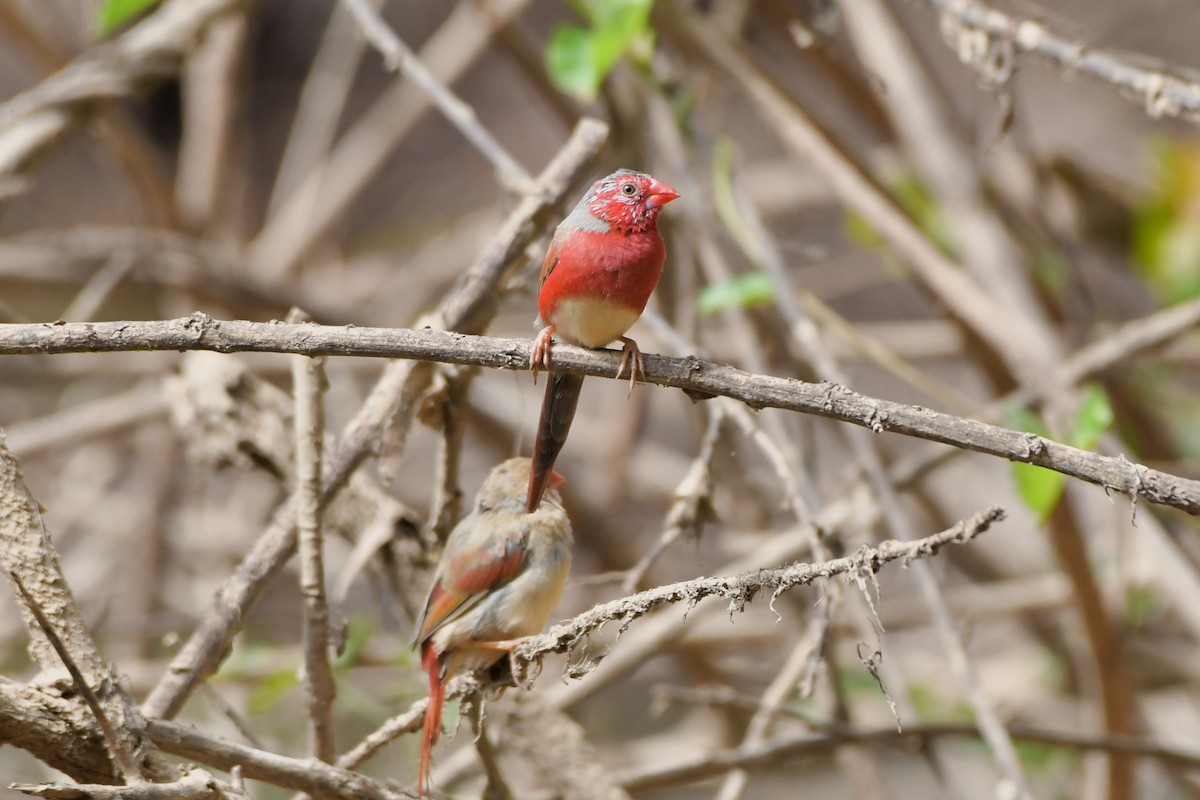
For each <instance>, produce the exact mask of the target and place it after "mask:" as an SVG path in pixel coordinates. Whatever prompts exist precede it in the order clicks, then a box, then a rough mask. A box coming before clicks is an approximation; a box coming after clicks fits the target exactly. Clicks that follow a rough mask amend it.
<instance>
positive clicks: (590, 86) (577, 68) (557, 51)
mask: <svg viewBox="0 0 1200 800" xmlns="http://www.w3.org/2000/svg"><path fill="white" fill-rule="evenodd" d="M546 70H547V72H549V74H550V82H551V83H553V84H554V88H556V89H558V90H559V91H560V92H562V93H563V94H569V95H572V96H574V97H578V98H580V99H582V100H586V101H588V102H591V101H592V100H595V99H596V94H597V93H598V92H599V91H600V84H601V83H603V82H604V76H602V75H600V73H599V71H598V70H597V69H596V41H595V37H594V36H593V35H592V32H591V31H588V30H585V29H583V28H581V27H579V26H578V25H567V24H564V25H559V26H558V27H557V28H555V29H554V31H553V32H552V33H551V34H550V41H549V42H548V43H547V44H546Z"/></svg>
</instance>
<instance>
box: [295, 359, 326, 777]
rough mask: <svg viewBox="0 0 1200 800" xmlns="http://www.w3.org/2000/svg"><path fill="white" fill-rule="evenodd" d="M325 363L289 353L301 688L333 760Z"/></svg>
mask: <svg viewBox="0 0 1200 800" xmlns="http://www.w3.org/2000/svg"><path fill="white" fill-rule="evenodd" d="M324 390H325V364H324V359H322V358H319V357H318V358H306V357H304V356H294V357H293V361H292V391H293V393H294V394H295V402H296V413H295V415H294V423H295V424H294V425H293V434H294V436H295V440H296V445H295V448H294V451H295V458H296V469H295V475H296V481H295V494H296V532H297V538H298V541H299V549H300V593H301V594H302V595H303V597H304V688H305V694H306V697H307V700H308V717H309V738H310V741H311V744H312V753H313V755H314V756H316V757H317V758H319V759H321V760H322V761H325V762H332V761H333V757H334V753H335V752H336V751H335V750H334V744H333V698H334V696H335V694H336V693H337V688H336V686H335V684H334V681H333V672H332V671H331V669H330V666H329V606H328V604H327V599H326V594H325V554H324V549H325V542H324V531H323V526H322V516H323V515H322V513H321V512H322V504H321V455H322V447H321V442H322V439H323V438H324V435H325V410H324V406H323V394H324Z"/></svg>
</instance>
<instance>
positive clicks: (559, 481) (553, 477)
mask: <svg viewBox="0 0 1200 800" xmlns="http://www.w3.org/2000/svg"><path fill="white" fill-rule="evenodd" d="M566 482H567V479H566V478H564V477H563V476H562V475H559V474H558V473H557V472H551V473H550V485H551V486H553V487H556V488H557V487H559V486H562V485H563V484H564V483H566Z"/></svg>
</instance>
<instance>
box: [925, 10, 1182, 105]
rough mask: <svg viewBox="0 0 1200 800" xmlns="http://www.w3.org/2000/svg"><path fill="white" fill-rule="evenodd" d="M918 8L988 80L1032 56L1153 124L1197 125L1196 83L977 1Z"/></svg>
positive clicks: (952, 46)
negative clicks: (1102, 89) (927, 11)
mask: <svg viewBox="0 0 1200 800" xmlns="http://www.w3.org/2000/svg"><path fill="white" fill-rule="evenodd" d="M921 2H922V3H924V4H925V5H926V6H929V7H930V8H931V9H933V10H935V11H937V12H938V13H939V14H940V15H941V19H940V26H941V31H942V36H943V37H944V38H945V39H946V43H947V44H949V45H950V47H951V48H953V49H954V51H955V52H956V53H957V54H958V57H959V58H960V59H961V60H962V61H963V62H964V63H967V64H970V65H971V66H972V67H974V68H975V69H977V70H980V71H981V72H984V74H985V77H987V78H988V79H989V80H993V79H994V71H995V69H996V67H997V66H1002V67H1003V68H1004V69H1005V70H1006V71H1009V72H1011V69H1012V63H1011V62H1012V59H1013V58H1014V57H1015V56H1016V54H1017V53H1031V54H1034V55H1037V56H1040V57H1041V58H1043V59H1046V60H1048V61H1050V62H1051V63H1053V64H1057V65H1058V66H1059V67H1062V69H1063V72H1064V74H1065V75H1066V76H1067V77H1071V76H1074V75H1088V76H1090V77H1093V78H1096V79H1097V80H1100V81H1103V82H1104V83H1107V84H1109V85H1111V86H1114V87H1116V88H1117V89H1118V90H1119V91H1120V92H1121V93H1122V94H1125V95H1127V96H1131V97H1132V98H1134V99H1137V100H1139V101H1141V102H1142V104H1143V106H1144V107H1145V110H1146V113H1147V114H1149V115H1150V116H1151V117H1154V118H1155V119H1158V118H1160V117H1182V118H1183V119H1187V120H1190V121H1192V122H1197V121H1200V83H1197V82H1195V81H1187V80H1183V79H1181V78H1178V77H1176V76H1175V75H1173V74H1171V73H1172V72H1173V71H1175V70H1172V69H1170V68H1169V67H1168V68H1166V69H1163V70H1150V69H1145V68H1143V67H1139V66H1136V65H1135V63H1134V62H1133V60H1132V59H1130V58H1128V57H1124V56H1119V55H1117V54H1115V53H1111V52H1106V51H1104V50H1099V49H1093V48H1089V47H1087V46H1086V45H1084V44H1083V43H1082V42H1072V41H1068V40H1067V39H1064V38H1062V37H1061V36H1058V35H1057V34H1054V33H1052V32H1051V31H1049V30H1047V29H1046V27H1045V26H1044V25H1042V24H1041V23H1040V22H1034V21H1033V20H1029V19H1021V18H1019V17H1015V16H1009V15H1007V14H1004V13H1002V12H1000V11H997V10H996V9H994V8H992V7H990V6H988V5H987V4H985V3H980V2H977V0H921ZM1140 60H1142V61H1145V60H1146V59H1145V58H1141V59H1140ZM989 65H991V66H989ZM985 68H986V71H985Z"/></svg>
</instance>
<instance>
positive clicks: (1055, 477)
mask: <svg viewBox="0 0 1200 800" xmlns="http://www.w3.org/2000/svg"><path fill="white" fill-rule="evenodd" d="M1009 420H1010V423H1011V425H1012V426H1013V427H1014V428H1016V429H1018V430H1023V431H1029V432H1030V433H1036V434H1037V435H1038V436H1045V437H1047V438H1049V432H1048V431H1047V430H1046V426H1045V425H1043V424H1042V421H1041V420H1040V419H1038V417H1037V415H1036V414H1034V413H1033V412H1032V411H1030V410H1029V409H1026V408H1016V409H1013V410H1012V411H1010V412H1009ZM1012 471H1013V478H1014V479H1015V480H1016V482H1017V492H1018V494H1020V495H1021V499H1022V500H1023V501H1024V502H1025V505H1026V506H1028V507H1029V510H1031V511H1033V512H1034V513H1035V514H1037V516H1038V522H1040V523H1045V521H1046V520H1047V519H1049V517H1050V512H1052V511H1053V510H1054V507H1055V506H1056V505H1058V501H1059V498H1061V497H1062V493H1063V488H1064V487H1065V486H1066V485H1067V476H1065V475H1063V474H1062V473H1061V472H1055V471H1054V470H1052V469H1046V468H1045V467H1039V466H1036V465H1034V464H1024V463H1021V462H1018V461H1014V462H1013V463H1012Z"/></svg>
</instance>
